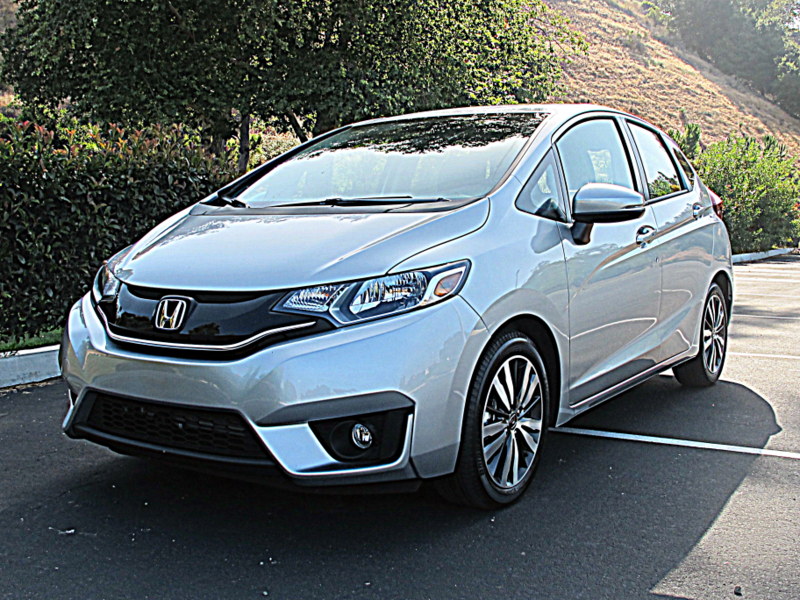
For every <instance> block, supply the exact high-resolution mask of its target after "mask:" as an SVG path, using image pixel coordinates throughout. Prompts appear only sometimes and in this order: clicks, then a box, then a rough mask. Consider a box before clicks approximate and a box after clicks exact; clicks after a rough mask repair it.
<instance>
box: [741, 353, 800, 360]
mask: <svg viewBox="0 0 800 600" xmlns="http://www.w3.org/2000/svg"><path fill="white" fill-rule="evenodd" d="M728 356H748V357H750V356H752V357H753V358H785V359H789V360H800V356H796V355H794V354H756V353H753V352H730V351H729V352H728Z"/></svg>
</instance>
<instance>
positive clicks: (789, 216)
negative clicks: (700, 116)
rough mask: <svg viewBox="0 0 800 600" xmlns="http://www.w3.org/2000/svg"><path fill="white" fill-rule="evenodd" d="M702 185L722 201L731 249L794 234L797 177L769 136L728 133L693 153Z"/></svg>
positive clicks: (798, 222)
mask: <svg viewBox="0 0 800 600" xmlns="http://www.w3.org/2000/svg"><path fill="white" fill-rule="evenodd" d="M695 166H696V167H697V169H698V171H699V172H700V176H701V177H702V178H703V181H704V182H705V183H706V185H707V186H708V187H709V188H711V189H712V190H714V191H715V192H716V193H717V194H718V195H719V196H720V197H721V198H722V199H723V200H724V202H725V213H724V214H725V217H724V218H725V224H726V225H727V226H728V232H729V233H730V237H731V244H732V246H733V251H734V253H740V252H759V251H762V250H769V249H771V248H774V247H776V246H785V245H787V244H791V243H796V241H795V240H796V238H797V237H798V236H799V235H800V212H798V202H800V177H798V174H797V170H796V168H795V165H794V161H793V160H792V159H791V158H790V157H789V156H788V155H787V153H786V149H785V148H784V147H783V146H781V145H780V144H778V143H777V141H776V140H775V138H772V137H769V136H767V137H765V138H764V140H763V141H762V142H759V141H758V140H757V139H755V138H753V137H749V136H731V137H729V138H728V139H727V140H725V141H722V142H716V143H713V144H711V145H709V146H708V147H707V148H706V149H705V150H703V151H702V152H701V153H700V154H699V155H697V156H696V158H695Z"/></svg>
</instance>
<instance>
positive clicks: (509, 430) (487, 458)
mask: <svg viewBox="0 0 800 600" xmlns="http://www.w3.org/2000/svg"><path fill="white" fill-rule="evenodd" d="M549 391H550V390H549V387H548V381H547V372H546V371H545V366H544V361H543V360H542V356H541V354H540V352H539V350H538V349H537V348H536V345H535V344H534V342H533V341H532V340H531V339H530V338H529V337H527V336H526V335H525V334H523V333H520V332H510V333H507V334H504V335H502V336H500V337H499V338H498V339H497V340H495V341H494V342H492V344H490V346H489V347H488V348H487V350H486V352H485V353H484V355H483V357H482V358H481V361H480V362H479V364H478V369H477V371H476V374H475V377H474V381H473V383H472V387H471V388H470V394H469V398H468V402H467V407H466V414H465V416H464V430H463V434H462V439H461V448H460V451H459V457H458V463H457V465H456V470H455V472H454V473H453V474H452V475H450V476H449V477H446V478H444V479H442V480H439V481H438V482H437V489H438V490H439V492H440V493H441V494H442V495H443V496H444V497H445V498H446V499H448V500H450V501H452V502H457V503H459V504H466V505H468V506H472V507H475V508H483V509H491V508H499V507H501V506H504V505H507V504H510V503H512V502H514V501H516V500H518V499H519V498H520V496H522V494H523V492H524V491H525V489H526V488H527V487H528V485H529V484H530V482H531V479H532V478H533V474H534V471H535V470H536V467H537V465H538V463H539V458H540V457H541V449H542V444H543V443H544V440H545V438H546V436H547V416H548V414H549V410H550V393H549Z"/></svg>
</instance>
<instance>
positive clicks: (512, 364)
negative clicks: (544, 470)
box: [481, 354, 543, 489]
mask: <svg viewBox="0 0 800 600" xmlns="http://www.w3.org/2000/svg"><path fill="white" fill-rule="evenodd" d="M542 424H543V414H542V386H541V381H540V376H539V373H538V371H537V369H536V367H535V366H534V364H533V363H532V362H531V361H530V360H529V359H528V358H527V357H525V356H523V355H520V354H516V355H514V356H511V357H510V358H508V359H507V360H506V361H505V362H504V363H503V364H502V365H501V366H500V368H499V369H498V370H497V372H496V373H495V375H494V378H493V379H492V383H491V385H490V386H489V388H488V391H487V392H486V398H485V400H484V410H483V427H482V432H481V433H482V445H483V459H484V461H485V464H486V469H487V472H488V475H489V477H490V478H491V480H492V482H493V483H494V484H495V485H496V486H498V487H499V488H502V489H508V488H513V487H514V486H516V485H518V484H519V483H520V482H521V481H523V480H524V479H525V476H526V475H527V474H528V472H529V471H530V469H531V466H532V465H533V459H534V457H535V456H536V450H537V448H538V447H539V440H540V438H541V434H542Z"/></svg>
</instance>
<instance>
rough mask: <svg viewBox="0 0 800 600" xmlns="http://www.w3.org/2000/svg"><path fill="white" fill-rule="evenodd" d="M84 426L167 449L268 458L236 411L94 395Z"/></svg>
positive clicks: (237, 456)
mask: <svg viewBox="0 0 800 600" xmlns="http://www.w3.org/2000/svg"><path fill="white" fill-rule="evenodd" d="M86 425H87V426H88V427H90V428H91V429H94V430H96V431H98V432H100V433H106V434H110V435H114V436H118V437H120V438H124V439H126V440H132V441H138V442H145V443H148V444H153V445H155V446H159V447H162V448H166V449H169V448H173V449H178V450H189V451H192V452H199V453H202V454H210V455H219V456H226V457H236V458H256V459H265V458H267V455H266V452H265V451H264V449H263V448H262V446H261V444H260V443H259V442H258V439H257V438H256V436H255V434H254V433H253V431H252V429H251V428H250V427H249V426H248V424H247V422H246V421H245V420H244V418H243V417H242V416H241V415H240V414H239V413H236V412H234V411H227V410H207V409H198V408H191V407H185V406H175V405H171V404H160V403H156V402H147V401H143V400H132V399H129V398H120V397H117V396H109V395H106V394H95V397H94V402H93V404H92V408H91V411H90V412H89V417H88V418H87V420H86Z"/></svg>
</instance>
